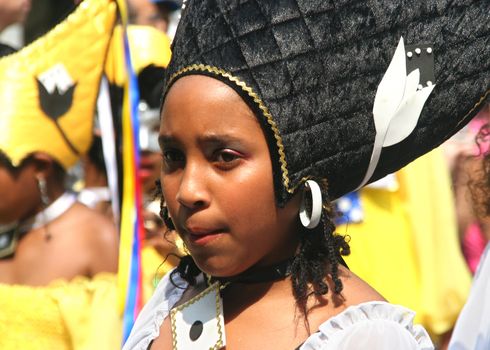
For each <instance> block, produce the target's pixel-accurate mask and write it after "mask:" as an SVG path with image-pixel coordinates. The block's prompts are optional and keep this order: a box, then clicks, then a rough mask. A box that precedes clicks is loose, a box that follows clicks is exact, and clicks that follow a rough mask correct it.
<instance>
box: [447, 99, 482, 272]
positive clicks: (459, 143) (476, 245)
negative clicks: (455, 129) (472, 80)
mask: <svg viewBox="0 0 490 350" xmlns="http://www.w3.org/2000/svg"><path fill="white" fill-rule="evenodd" d="M489 121H490V109H489V108H488V107H487V108H485V109H483V110H481V111H480V113H478V115H477V116H476V117H475V118H474V119H473V120H472V121H471V122H470V123H469V124H468V125H467V126H466V127H465V128H463V129H462V130H461V131H460V132H459V133H458V134H456V135H454V137H452V138H451V139H450V140H448V142H446V143H445V144H444V147H443V148H444V151H445V154H446V158H447V159H448V163H449V164H450V165H451V173H452V179H453V187H454V193H455V203H456V214H457V218H458V231H459V238H460V241H461V247H462V250H463V254H464V256H465V259H466V262H467V264H468V266H469V268H470V270H471V272H472V273H475V271H476V268H477V266H478V263H479V261H480V257H481V255H482V254H483V251H484V250H485V246H486V244H487V242H488V240H489V239H490V221H489V218H488V217H486V215H479V213H478V212H479V209H478V203H475V201H474V196H472V195H471V191H470V187H469V186H468V183H469V182H471V180H472V178H473V177H474V174H478V173H481V171H482V164H483V163H482V157H483V156H484V155H485V154H486V153H487V152H488V147H489V142H490V141H489V140H488V138H486V137H482V134H481V133H480V134H479V131H480V129H481V127H482V126H483V125H485V124H487V123H488V122H489Z"/></svg>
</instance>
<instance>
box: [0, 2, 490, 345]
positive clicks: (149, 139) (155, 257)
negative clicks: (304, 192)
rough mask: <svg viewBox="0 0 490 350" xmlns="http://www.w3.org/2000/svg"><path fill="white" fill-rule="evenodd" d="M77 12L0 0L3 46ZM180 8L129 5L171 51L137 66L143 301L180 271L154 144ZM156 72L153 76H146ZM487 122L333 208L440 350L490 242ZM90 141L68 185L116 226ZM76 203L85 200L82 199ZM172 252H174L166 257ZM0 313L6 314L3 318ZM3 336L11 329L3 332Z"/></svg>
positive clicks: (482, 119) (133, 17) (369, 264)
mask: <svg viewBox="0 0 490 350" xmlns="http://www.w3.org/2000/svg"><path fill="white" fill-rule="evenodd" d="M13 3H15V4H16V5H18V6H19V7H18V8H16V9H13V10H12V14H11V16H10V18H5V17H6V16H4V14H6V13H7V9H8V8H9V6H12V5H11V4H13ZM73 5H74V1H73V0H32V2H31V1H29V0H25V1H17V0H0V13H1V14H2V15H0V42H3V43H7V44H9V45H11V46H14V47H16V48H17V49H20V48H21V47H22V46H24V45H27V44H29V43H31V42H33V41H34V40H36V39H37V38H39V37H41V36H42V35H44V34H45V33H46V32H47V31H48V30H50V29H51V28H53V27H54V26H55V25H56V24H57V23H59V22H60V21H61V20H62V19H63V18H64V17H65V16H66V14H67V13H68V12H70V11H71V10H72V8H73ZM180 6H181V3H180V2H179V1H150V0H130V1H129V3H128V11H129V18H130V21H131V23H132V24H134V25H141V26H149V27H152V29H151V30H150V32H152V31H153V30H155V31H159V34H155V33H152V34H148V35H149V37H150V38H151V39H150V40H159V42H160V43H161V45H162V47H165V50H157V49H155V47H151V45H150V46H148V45H147V46H146V47H145V46H144V45H142V46H139V47H138V49H136V50H135V52H137V53H138V54H140V55H141V56H142V57H144V56H145V55H146V56H148V58H145V59H142V63H141V66H140V67H136V72H137V74H138V75H139V78H140V79H139V88H140V92H141V101H142V102H141V103H140V105H139V111H140V118H141V123H142V125H144V126H145V128H146V129H145V130H146V131H145V132H144V133H143V134H141V135H140V137H142V138H143V139H142V140H140V142H141V143H142V145H143V147H142V150H141V157H142V158H141V159H142V169H141V172H140V174H144V175H142V178H141V179H140V180H141V183H142V186H143V189H144V191H143V197H144V198H143V199H142V202H143V203H144V209H143V212H144V218H145V219H144V223H145V232H146V237H145V248H144V249H143V253H142V259H143V271H144V283H145V285H146V287H145V299H148V298H149V296H150V295H151V293H152V288H153V287H154V286H155V285H156V282H157V281H158V279H160V278H161V277H162V276H163V275H164V274H165V273H166V272H168V271H169V270H170V269H171V268H172V267H173V266H175V264H176V263H177V261H178V259H177V258H176V256H177V255H178V254H179V249H182V247H179V244H178V240H177V242H175V241H176V239H175V237H173V236H172V235H165V234H164V233H165V232H166V228H165V226H164V224H163V222H162V221H161V220H160V218H159V212H160V204H159V201H158V194H155V193H156V192H157V190H158V189H157V186H156V185H155V180H157V179H158V176H159V175H158V174H159V169H160V163H159V162H160V155H159V154H158V145H155V144H154V142H155V141H156V137H157V136H156V134H157V132H158V125H159V115H158V108H159V97H160V96H159V91H161V89H162V86H161V84H160V85H159V83H161V81H160V80H159V79H155V77H158V76H163V73H162V72H161V70H159V69H165V66H166V64H168V60H169V59H170V41H171V38H172V35H173V32H174V31H175V27H176V25H177V22H178V14H179V8H180ZM162 38H163V39H162ZM138 44H142V43H141V42H138V40H137V39H136V40H134V42H133V45H135V46H137V45H138ZM145 50H146V51H145ZM165 55H167V56H166V57H164V56H165ZM145 60H146V61H145ZM150 66H151V69H150V70H145V69H146V68H148V67H150ZM0 79H1V77H0ZM91 117H93V116H87V118H91ZM489 119H490V110H489V107H488V106H487V107H485V108H484V109H483V111H482V112H481V113H480V114H479V115H478V116H477V117H476V118H475V119H474V121H472V122H471V123H470V124H469V125H468V126H467V127H465V128H464V129H463V130H462V131H460V132H459V133H458V134H457V135H455V136H454V137H453V138H452V139H450V140H449V141H447V142H446V143H445V144H444V145H443V146H442V147H440V148H439V149H436V150H435V151H433V152H431V153H430V154H428V155H426V156H424V157H422V158H421V159H419V160H417V161H415V162H414V163H413V164H410V165H409V166H407V167H406V168H404V169H402V170H400V171H399V172H397V173H396V174H393V175H391V176H389V177H388V178H385V179H383V180H381V181H379V182H377V183H375V184H372V185H370V186H368V187H367V188H365V189H362V190H361V191H359V192H358V193H354V194H351V195H349V196H347V197H344V198H342V199H340V200H339V201H337V203H336V204H337V209H338V211H339V216H338V224H339V226H338V232H340V233H341V234H346V235H349V236H350V244H351V251H352V254H351V256H349V257H348V258H347V259H346V262H347V264H348V265H349V267H350V268H351V269H352V271H354V272H355V273H357V274H358V275H359V276H360V277H362V278H363V279H365V280H366V281H367V282H368V283H369V284H371V285H372V286H373V287H374V288H375V289H377V290H378V291H379V292H380V293H381V294H382V295H384V296H385V297H386V298H387V299H388V300H389V301H390V302H392V303H395V304H402V305H405V306H407V307H409V308H411V309H413V310H415V311H416V312H417V319H416V321H417V322H418V323H421V324H422V325H424V327H425V328H426V329H427V330H428V331H429V333H430V334H431V336H432V337H433V340H434V341H435V342H436V343H437V344H438V346H439V348H440V349H444V348H445V347H446V346H447V344H448V341H449V338H450V336H451V332H452V329H453V327H454V324H455V322H456V319H457V317H458V315H459V312H460V311H461V309H462V307H463V305H464V303H465V301H466V299H467V297H468V293H469V290H470V285H471V279H472V274H473V273H474V272H475V270H476V267H477V265H478V262H479V258H480V256H481V254H482V253H483V251H484V248H485V246H486V244H487V242H488V240H489V239H490V228H489V225H488V219H487V218H486V217H485V215H482V211H481V210H479V208H478V207H477V206H476V205H475V204H474V202H473V200H472V197H471V195H470V190H469V189H470V187H471V184H472V181H473V179H474V175H475V174H480V173H481V171H482V169H481V156H480V154H481V153H482V152H484V151H486V149H487V148H486V145H485V142H483V141H481V142H479V143H478V144H477V142H476V141H477V135H478V132H479V130H480V128H481V127H482V126H483V125H485V123H488V122H489ZM1 132H2V131H1V130H0V133H1ZM145 133H146V134H145ZM94 135H95V136H94V143H93V144H92V147H91V148H90V151H89V152H88V153H87V155H86V156H84V157H82V159H81V161H80V162H79V163H78V165H77V166H76V167H75V168H74V169H71V170H70V171H69V181H68V182H69V183H70V186H72V189H73V190H74V191H76V192H78V193H84V194H85V197H84V198H89V199H87V201H86V202H85V203H86V205H87V206H90V207H92V208H93V209H94V210H95V211H98V212H99V213H101V214H103V215H105V216H107V218H109V219H113V217H112V213H111V210H110V201H111V197H110V195H108V193H109V192H108V190H107V185H108V184H107V176H106V173H105V171H106V169H105V164H104V157H103V155H102V141H101V139H100V130H98V129H97V128H94ZM145 140H146V141H145ZM90 189H92V190H91V191H90ZM87 190H89V191H87ZM87 196H88V197H87ZM0 200H1V198H0ZM80 200H81V201H84V199H82V197H80ZM104 202H105V203H104ZM483 214H485V213H483ZM169 253H172V254H175V255H171V256H170V257H169ZM386 276H392V278H390V279H387V278H385V277H386ZM393 276H395V279H393ZM50 282H53V281H50ZM54 282H56V281H55V280H54ZM56 283H58V282H56ZM48 284H49V283H46V285H48ZM0 285H1V283H0ZM0 298H1V296H0ZM19 300H22V299H19ZM2 312H3V311H2V310H1V309H0V319H2V316H1V314H2ZM33 312H34V311H33ZM35 312H38V311H35ZM70 312H73V311H70ZM111 322H112V321H111ZM115 322H118V321H115ZM0 327H3V326H0ZM5 331H11V330H9V329H8V327H7V328H6V329H5ZM12 331H15V330H12ZM2 341H3V339H2V337H0V348H2V349H4V348H6V347H5V346H2ZM77 341H79V342H81V343H83V341H80V340H76V339H71V341H70V342H69V343H70V344H72V347H71V348H83V347H77V346H75V345H73V344H74V343H75V342H77ZM67 348H70V347H69V346H68V347H67ZM87 348H88V347H87Z"/></svg>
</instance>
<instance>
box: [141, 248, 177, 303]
mask: <svg viewBox="0 0 490 350" xmlns="http://www.w3.org/2000/svg"><path fill="white" fill-rule="evenodd" d="M164 260H165V259H164V258H163V257H162V256H161V255H160V254H158V252H157V251H156V250H155V249H154V248H153V247H144V248H143V250H142V252H141V266H142V269H143V302H144V303H146V302H147V301H148V300H149V299H150V297H151V296H152V295H153V291H154V290H155V288H156V286H157V284H158V282H160V280H161V279H162V278H163V276H165V275H166V274H167V272H169V271H170V270H172V269H173V268H174V267H175V266H174V265H172V264H171V263H170V262H168V261H165V262H164Z"/></svg>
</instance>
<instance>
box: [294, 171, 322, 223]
mask: <svg viewBox="0 0 490 350" xmlns="http://www.w3.org/2000/svg"><path fill="white" fill-rule="evenodd" d="M307 193H310V195H311V214H308V213H307V208H306V196H307V195H308V194H307ZM321 216H322V191H321V190H320V186H319V185H318V183H317V182H316V181H313V180H307V181H306V182H305V189H304V191H303V197H302V198H301V204H300V207H299V219H300V220H301V223H302V224H303V226H304V227H306V228H309V229H313V228H315V227H317V226H318V223H319V222H320V218H321Z"/></svg>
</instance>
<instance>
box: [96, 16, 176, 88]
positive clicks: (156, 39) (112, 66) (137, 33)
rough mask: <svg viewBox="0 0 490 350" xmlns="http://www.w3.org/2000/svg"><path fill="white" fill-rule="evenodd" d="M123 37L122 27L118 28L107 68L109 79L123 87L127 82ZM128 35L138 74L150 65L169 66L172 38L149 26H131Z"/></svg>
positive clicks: (110, 50) (111, 45) (115, 29)
mask: <svg viewBox="0 0 490 350" xmlns="http://www.w3.org/2000/svg"><path fill="white" fill-rule="evenodd" d="M122 35H123V32H122V27H121V26H116V28H114V36H113V39H112V40H111V43H110V47H109V54H108V60H107V63H106V66H105V72H106V75H107V79H109V81H110V82H111V83H114V84H116V85H118V86H123V85H124V83H125V81H126V70H125V65H124V61H123V60H124V55H123V52H124V50H123V36H122ZM127 35H128V41H129V48H130V52H131V63H132V65H133V69H134V71H135V73H136V74H139V72H140V71H141V70H142V69H143V68H145V67H147V66H149V65H150V64H153V65H155V66H157V67H164V68H165V67H167V66H168V63H169V62H170V57H171V51H170V38H169V37H168V36H167V35H166V34H165V33H163V32H162V31H160V30H158V29H155V28H153V27H149V26H139V25H130V26H128V27H127Z"/></svg>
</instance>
